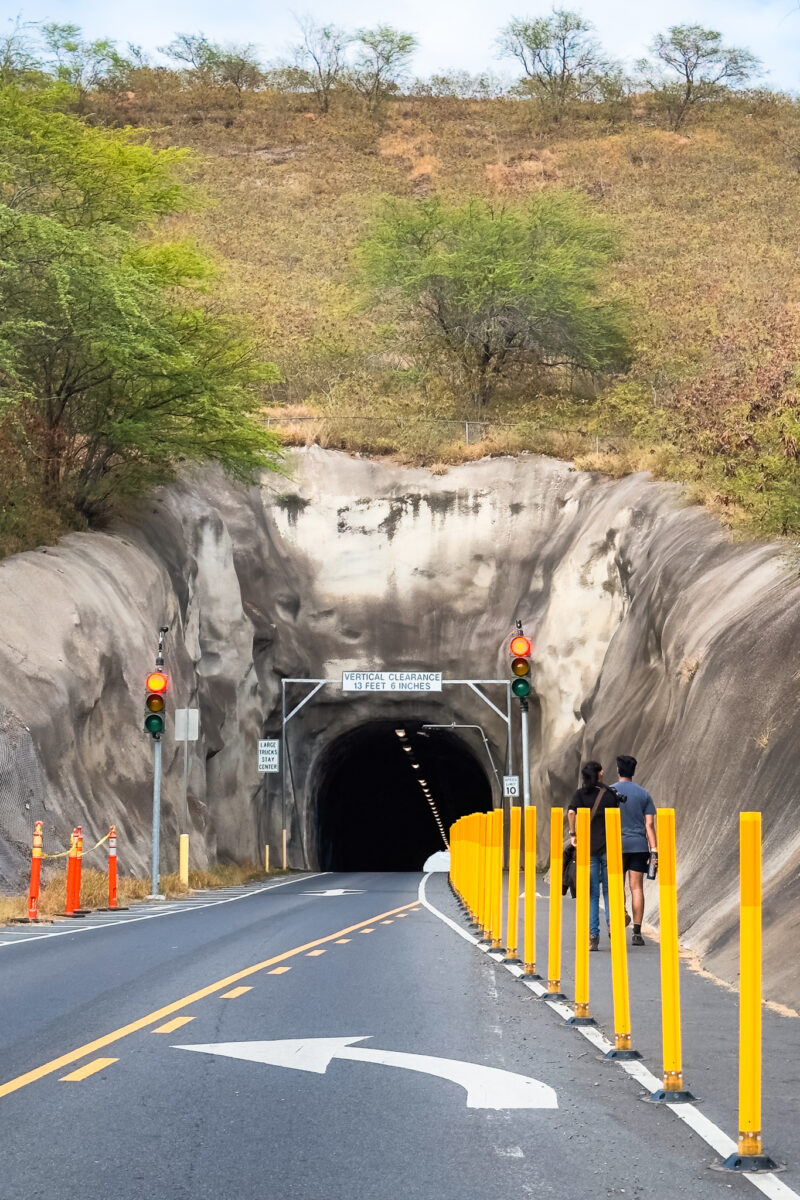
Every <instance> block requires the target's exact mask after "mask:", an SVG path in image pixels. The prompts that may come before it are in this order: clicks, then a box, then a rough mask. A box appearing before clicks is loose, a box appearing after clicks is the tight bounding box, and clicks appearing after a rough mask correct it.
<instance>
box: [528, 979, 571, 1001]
mask: <svg viewBox="0 0 800 1200" xmlns="http://www.w3.org/2000/svg"><path fill="white" fill-rule="evenodd" d="M528 978H529V979H530V976H528ZM539 999H540V1000H566V999H567V993H566V992H545V993H544V994H543V995H541V996H540V997H539Z"/></svg>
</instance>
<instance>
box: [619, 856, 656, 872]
mask: <svg viewBox="0 0 800 1200" xmlns="http://www.w3.org/2000/svg"><path fill="white" fill-rule="evenodd" d="M649 861H650V853H649V851H647V850H636V851H634V852H633V853H631V854H623V856H622V869H623V871H640V872H641V873H642V875H644V873H645V871H646V870H647V864H648V862H649Z"/></svg>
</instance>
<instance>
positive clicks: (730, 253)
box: [157, 96, 800, 532]
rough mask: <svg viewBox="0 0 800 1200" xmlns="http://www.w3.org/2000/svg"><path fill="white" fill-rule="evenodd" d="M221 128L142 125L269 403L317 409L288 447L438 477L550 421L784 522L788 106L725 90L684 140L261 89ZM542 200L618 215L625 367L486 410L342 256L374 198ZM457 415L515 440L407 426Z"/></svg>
mask: <svg viewBox="0 0 800 1200" xmlns="http://www.w3.org/2000/svg"><path fill="white" fill-rule="evenodd" d="M231 121H232V124H231V123H230V122H231ZM227 123H228V124H229V127H226V122H225V121H215V120H211V119H209V120H206V121H201V122H197V123H195V124H190V125H183V124H180V123H177V124H170V125H169V126H166V127H162V129H161V131H160V132H159V133H158V135H157V137H158V139H159V140H161V141H163V142H164V143H166V142H175V141H179V142H182V143H184V144H187V145H190V146H191V147H192V148H193V149H194V150H196V151H197V152H198V153H199V154H200V155H201V164H200V166H199V168H198V172H197V175H198V181H199V182H200V183H201V184H202V186H203V187H204V188H205V189H206V190H207V192H208V193H209V194H210V196H211V203H210V204H209V205H208V206H206V207H205V208H204V209H203V210H202V211H200V212H199V213H195V214H192V215H190V216H188V217H184V218H182V219H181V220H180V221H177V222H174V223H173V226H172V227H171V229H170V233H175V232H183V233H185V234H187V235H191V236H195V237H197V238H199V239H200V240H202V241H203V242H205V243H207V244H209V245H210V246H211V247H212V248H213V249H214V250H215V251H216V252H217V254H218V255H219V257H220V260H224V263H225V268H224V280H223V289H222V290H223V300H224V302H225V303H226V304H230V305H231V306H233V307H234V308H235V309H237V310H238V311H240V312H242V313H246V314H248V316H249V317H250V318H251V319H252V321H253V323H254V325H255V328H256V329H257V331H258V334H259V336H260V338H261V339H262V340H263V343H264V346H265V350H266V351H267V352H268V353H269V355H270V356H271V357H274V359H275V360H276V361H277V362H278V364H279V366H280V368H281V370H282V372H283V375H284V379H285V382H284V383H283V384H282V385H280V386H279V387H277V388H275V390H274V395H273V400H274V403H275V405H276V406H277V407H276V408H274V409H273V410H272V411H273V412H281V411H289V412H291V411H296V409H295V410H293V409H292V407H291V406H297V405H301V406H305V408H304V410H303V411H304V412H306V413H308V412H311V413H316V414H318V415H320V416H321V417H324V418H325V420H324V421H322V422H321V424H320V426H319V428H316V429H315V428H314V427H313V426H312V427H311V428H309V425H308V423H298V424H297V425H296V426H295V427H294V428H293V429H290V430H289V440H290V441H303V440H306V439H308V438H309V437H313V438H315V439H317V438H321V439H322V440H323V441H325V442H326V444H329V445H341V446H343V447H345V448H348V449H351V450H359V451H363V452H367V453H395V454H399V456H400V457H401V459H403V460H406V461H416V462H423V463H428V464H431V463H434V462H437V463H440V464H441V463H446V462H449V461H458V460H462V459H464V458H472V457H475V456H476V455H478V454H480V453H501V452H508V451H512V452H513V450H514V449H542V448H544V449H547V448H548V447H547V446H546V445H544V446H543V437H544V435H543V432H542V430H543V429H550V430H552V429H561V430H565V429H569V430H573V431H574V430H582V431H583V436H581V435H576V434H575V433H573V434H572V435H571V438H572V446H571V447H567V449H566V450H564V452H568V450H569V449H570V448H572V451H573V453H574V454H577V455H583V456H584V460H583V461H584V462H589V461H590V460H589V459H588V458H587V457H586V456H588V455H589V454H590V453H591V452H592V451H593V450H594V449H595V437H596V436H597V435H601V436H606V437H609V436H610V438H611V442H610V446H611V450H610V452H607V453H606V454H605V455H603V456H601V461H602V464H603V466H604V467H605V468H608V469H610V470H614V471H618V472H619V471H624V470H627V469H629V468H630V466H631V464H632V463H635V464H636V465H637V466H641V465H642V464H645V465H647V466H650V467H651V468H654V469H655V471H656V473H659V474H661V475H662V476H665V477H669V478H680V479H683V480H685V481H689V482H694V483H695V485H696V486H697V488H698V489H699V491H700V492H701V493H702V494H703V495H704V496H705V497H707V498H710V499H712V500H716V502H717V504H718V505H720V506H722V507H726V508H727V509H728V510H729V511H730V512H736V511H738V510H739V509H740V508H741V507H742V506H743V508H744V509H745V510H746V511H747V512H749V513H750V515H751V517H754V518H755V519H756V520H757V521H758V522H760V523H761V526H762V527H763V528H764V529H765V530H766V531H768V532H780V531H782V530H781V525H782V524H783V525H784V526H786V525H787V522H788V525H792V518H791V514H790V515H789V517H788V518H786V517H785V515H784V516H782V515H781V513H779V512H777V510H775V508H774V505H773V501H772V493H771V491H770V487H771V486H772V483H773V482H774V481H775V480H777V481H778V482H779V483H780V481H781V480H783V481H786V480H789V479H793V478H794V473H795V471H796V462H797V442H798V438H799V437H800V417H799V416H798V415H797V412H798V400H797V396H796V392H797V385H798V375H797V369H796V359H797V353H796V349H795V347H796V346H797V344H798V337H799V335H800V273H798V271H797V232H796V231H797V227H798V218H799V217H800V203H799V201H800V109H799V108H798V106H797V105H794V104H792V103H789V102H788V101H781V100H779V99H774V98H772V99H771V98H761V99H758V98H753V99H737V100H730V101H728V102H727V103H726V104H725V105H722V106H720V107H719V108H718V109H716V110H713V111H712V110H709V112H708V113H707V114H704V116H703V117H702V119H701V120H699V121H698V123H697V124H696V125H695V126H692V127H690V128H689V129H688V131H687V132H686V133H685V134H674V133H670V132H667V131H665V130H662V129H658V128H655V127H653V126H652V125H648V124H644V123H643V124H636V123H628V124H625V125H621V126H619V127H608V126H607V125H604V124H603V123H602V122H598V121H590V120H585V121H582V122H576V123H572V124H571V125H570V126H569V127H568V128H567V129H566V130H564V131H562V132H553V131H552V130H548V131H543V130H541V129H538V128H537V126H536V123H535V119H534V117H533V109H532V108H531V106H530V105H529V104H527V103H526V102H524V101H512V100H497V101H482V102H475V101H456V100H447V99H442V100H430V99H427V100H426V99H414V100H403V101H398V102H396V103H394V104H392V105H390V106H389V109H388V111H387V113H386V115H385V117H384V120H383V122H382V123H381V124H376V123H374V122H372V121H370V120H368V119H367V118H366V117H365V116H364V115H363V114H360V113H358V112H354V111H351V110H346V111H342V112H340V113H338V114H333V115H331V116H330V117H328V118H322V117H319V116H317V115H315V114H312V113H309V112H306V111H303V109H302V104H301V103H299V102H298V100H297V99H296V98H295V99H294V101H290V100H288V99H287V98H285V97H283V98H281V97H275V96H272V97H270V96H256V97H254V98H253V99H252V102H251V104H250V106H249V107H248V108H246V109H245V110H244V111H243V112H242V113H241V114H238V115H237V116H236V117H235V118H233V117H230V116H229V117H228V118H227ZM543 188H573V189H578V190H580V191H582V192H584V193H587V194H588V195H589V196H591V197H592V199H593V202H594V203H595V204H596V205H597V206H598V208H599V209H601V210H602V211H604V212H605V213H607V214H609V215H610V216H611V217H612V218H613V219H614V220H615V221H616V222H617V223H618V225H619V226H620V228H621V230H622V232H623V238H624V247H625V252H624V258H623V261H622V262H621V263H620V264H619V267H618V270H617V272H616V276H615V279H614V283H613V287H614V288H615V289H619V290H620V291H621V292H623V293H624V294H625V295H627V296H628V297H629V298H630V299H631V301H632V302H633V306H634V309H635V313H636V342H637V347H636V348H637V358H636V362H635V365H634V368H633V370H632V372H631V374H630V375H629V376H628V377H627V378H626V379H625V380H621V381H617V383H616V384H614V385H612V386H611V387H610V388H609V389H607V391H606V392H605V393H604V394H603V395H602V396H601V398H600V399H599V401H598V400H586V401H583V402H580V403H578V402H575V401H571V400H568V399H566V398H564V397H554V396H553V395H540V394H530V392H526V391H525V390H524V389H520V388H518V387H517V388H515V387H514V386H511V387H509V388H507V389H506V391H505V392H504V393H503V394H501V395H499V397H498V399H497V401H496V402H495V403H494V404H493V406H492V407H491V409H489V410H482V411H481V412H479V413H478V412H475V410H474V409H469V408H467V407H466V406H465V402H464V401H463V400H461V399H460V397H459V394H458V388H457V387H456V386H455V384H454V381H452V380H450V379H448V378H447V375H446V372H443V371H442V369H441V364H440V363H438V362H436V361H435V360H434V359H432V358H431V355H430V352H429V351H427V350H425V348H424V347H423V346H421V345H420V343H419V339H418V336H417V335H416V331H415V329H414V327H413V325H411V324H410V323H408V322H406V321H404V320H402V319H398V317H397V316H396V314H395V313H393V312H392V311H391V310H389V309H388V308H386V309H384V308H382V307H381V306H376V307H373V306H371V303H370V301H369V299H368V298H367V297H365V295H364V293H363V291H362V290H361V289H360V288H359V286H358V280H357V276H356V273H355V267H354V252H355V250H356V247H357V245H358V243H359V241H360V240H361V239H362V238H363V236H364V234H365V232H366V230H367V228H368V224H369V221H370V217H371V214H372V213H373V212H374V211H375V209H376V205H377V203H378V199H379V197H380V196H381V195H385V194H393V195H401V196H415V195H417V196H418V195H424V194H427V193H429V192H430V191H431V190H432V189H435V190H436V191H438V192H439V193H441V194H443V195H446V196H448V197H460V198H465V197H467V196H471V195H480V196H490V197H492V198H493V199H495V200H496V202H497V203H499V204H517V203H522V202H524V200H525V198H526V196H528V195H530V194H531V193H532V192H534V191H536V190H538V189H543ZM281 405H283V406H289V408H288V409H285V408H284V409H282V408H281V407H280V406H281ZM470 417H471V418H472V419H473V420H474V419H478V418H479V419H482V420H488V421H489V422H491V423H492V425H493V426H496V425H497V424H498V423H499V422H501V421H502V422H505V423H510V424H512V425H516V426H517V428H516V429H515V430H513V431H509V430H506V431H505V432H504V433H502V435H501V434H499V433H498V431H497V429H496V428H493V429H488V430H487V432H486V437H485V438H478V439H475V438H472V439H470V440H471V441H473V442H475V441H476V440H477V447H476V446H475V445H474V444H473V445H472V446H468V447H465V446H464V445H463V438H461V437H460V436H455V437H454V436H453V430H452V428H449V429H448V428H447V427H446V426H445V425H443V426H442V427H441V428H440V429H439V430H438V431H437V430H434V429H428V430H427V432H423V428H422V423H423V422H424V421H426V420H431V419H442V418H459V419H462V420H463V419H465V418H470ZM796 426H797V428H796ZM796 435H797V436H796ZM547 436H548V437H549V436H551V435H550V434H548V435H547ZM621 439H624V440H625V445H624V447H622V444H621ZM545 440H546V439H545ZM615 449H617V450H620V453H619V454H615V452H614V451H615ZM784 507H785V505H784ZM782 511H783V510H781V512H782ZM798 519H799V520H800V509H799V510H798Z"/></svg>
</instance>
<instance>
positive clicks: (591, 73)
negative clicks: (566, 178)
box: [498, 8, 618, 120]
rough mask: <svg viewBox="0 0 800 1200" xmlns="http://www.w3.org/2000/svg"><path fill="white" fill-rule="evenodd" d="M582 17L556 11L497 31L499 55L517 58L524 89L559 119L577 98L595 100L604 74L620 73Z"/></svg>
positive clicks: (589, 22)
mask: <svg viewBox="0 0 800 1200" xmlns="http://www.w3.org/2000/svg"><path fill="white" fill-rule="evenodd" d="M593 32H594V25H592V23H591V21H587V20H586V19H585V18H584V17H583V16H581V14H580V13H577V12H572V11H570V10H569V9H563V8H554V9H553V11H552V13H551V15H550V16H549V17H537V18H536V19H534V20H530V19H528V18H523V17H514V19H513V20H512V21H510V22H509V24H508V25H506V27H505V28H504V29H503V30H502V31H501V33H500V37H499V39H498V41H499V48H500V52H501V54H504V55H506V56H510V57H512V58H516V60H517V62H518V63H519V64H520V66H521V67H522V70H523V71H524V73H525V88H526V91H528V93H529V94H530V95H532V96H533V97H534V98H535V99H536V100H538V101H539V102H540V104H541V105H542V106H543V107H544V108H545V109H546V110H547V111H548V113H549V115H551V116H552V117H553V119H554V120H559V119H560V118H561V116H562V115H563V113H564V110H565V109H566V107H567V105H569V104H570V103H572V102H573V101H575V100H589V99H595V98H597V93H598V90H599V89H600V90H601V91H602V81H603V78H604V76H606V75H608V74H609V73H610V74H612V75H613V74H615V71H616V70H618V69H616V68H615V67H614V64H612V63H611V62H610V60H609V59H608V58H607V57H606V55H605V54H604V52H603V50H602V47H601V46H600V44H599V42H598V41H597V40H596V39H595V37H594V36H593Z"/></svg>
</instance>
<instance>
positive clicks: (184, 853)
mask: <svg viewBox="0 0 800 1200" xmlns="http://www.w3.org/2000/svg"><path fill="white" fill-rule="evenodd" d="M178 877H179V878H180V881H181V883H182V884H183V886H184V887H186V888H188V886H189V835H188V833H182V834H181V836H180V841H179V843H178Z"/></svg>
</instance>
